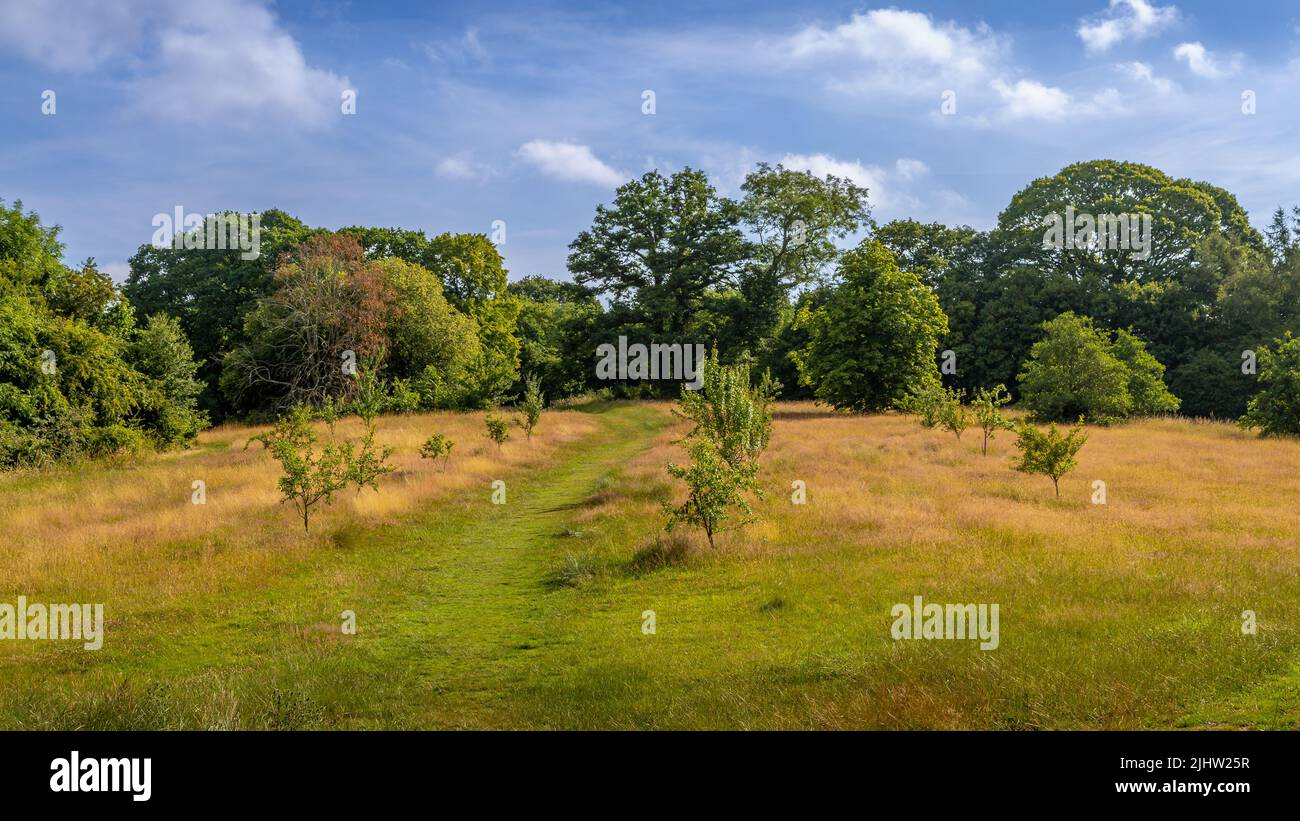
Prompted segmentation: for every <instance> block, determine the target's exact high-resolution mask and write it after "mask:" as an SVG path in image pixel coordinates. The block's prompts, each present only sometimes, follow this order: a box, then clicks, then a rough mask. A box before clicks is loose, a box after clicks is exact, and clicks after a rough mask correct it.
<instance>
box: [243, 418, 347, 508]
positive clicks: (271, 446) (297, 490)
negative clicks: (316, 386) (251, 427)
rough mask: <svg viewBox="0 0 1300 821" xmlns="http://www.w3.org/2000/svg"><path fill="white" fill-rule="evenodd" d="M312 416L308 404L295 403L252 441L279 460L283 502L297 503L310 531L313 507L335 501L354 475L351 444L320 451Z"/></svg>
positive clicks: (325, 445)
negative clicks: (281, 472)
mask: <svg viewBox="0 0 1300 821" xmlns="http://www.w3.org/2000/svg"><path fill="white" fill-rule="evenodd" d="M311 417H312V412H311V409H310V408H309V407H308V406H306V405H301V404H300V405H294V406H293V407H292V408H290V409H289V411H288V412H287V413H285V414H284V415H283V416H281V417H280V418H279V419H278V420H277V421H276V423H275V426H274V427H272V428H271V430H269V431H267V432H265V433H261V434H258V435H257V436H254V437H252V438H251V439H250V440H249V442H250V443H252V442H254V441H257V442H261V443H262V445H263V446H264V447H265V448H266V449H267V450H269V451H270V452H271V456H272V457H274V459H275V460H276V461H277V462H279V463H280V467H281V469H282V470H283V472H284V475H283V476H281V477H280V479H279V481H278V483H277V484H278V486H279V488H280V495H281V496H282V501H285V502H292V503H293V504H294V507H295V508H296V509H297V511H298V513H299V515H301V516H302V528H303V530H309V523H310V517H311V510H312V508H313V507H315V506H316V505H318V504H320V503H322V502H323V503H325V504H326V505H328V504H330V503H331V502H333V500H334V494H335V493H337V492H338V491H340V490H342V489H344V488H345V487H347V486H348V483H349V482H350V481H352V480H353V478H354V477H353V473H352V464H351V463H352V453H351V447H350V445H348V444H345V443H338V442H329V443H326V444H324V445H322V446H321V447H320V449H319V450H317V448H316V447H315V445H316V441H317V436H316V432H315V431H314V430H312V427H311Z"/></svg>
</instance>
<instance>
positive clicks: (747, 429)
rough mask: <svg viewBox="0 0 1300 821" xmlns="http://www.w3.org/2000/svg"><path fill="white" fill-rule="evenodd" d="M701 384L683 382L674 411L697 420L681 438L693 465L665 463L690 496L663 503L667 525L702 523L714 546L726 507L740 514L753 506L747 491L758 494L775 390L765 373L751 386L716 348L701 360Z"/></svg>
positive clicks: (744, 370) (743, 370) (743, 371)
mask: <svg viewBox="0 0 1300 821" xmlns="http://www.w3.org/2000/svg"><path fill="white" fill-rule="evenodd" d="M700 368H701V369H702V370H701V386H700V389H699V390H698V391H692V390H690V389H689V388H687V387H685V386H683V387H682V393H681V398H680V399H679V400H678V407H677V408H675V409H674V413H675V414H676V415H677V416H679V417H680V418H682V419H688V420H690V421H692V422H694V423H695V427H693V428H692V429H691V430H690V431H689V432H688V433H687V434H686V436H685V437H683V439H682V441H683V442H685V443H686V450H687V453H688V454H689V455H690V457H691V464H690V465H688V466H684V467H683V466H679V465H676V464H669V465H668V473H669V474H670V475H671V476H674V477H676V478H678V479H681V480H683V481H685V482H686V485H687V488H688V490H689V495H688V497H687V499H686V501H685V502H684V503H682V504H681V505H679V506H677V507H673V506H672V505H667V504H666V505H665V506H664V509H665V511H666V512H667V513H668V516H669V518H668V525H667V527H668V529H669V530H672V528H673V527H674V526H675V525H677V524H689V525H695V526H698V527H701V528H703V529H704V533H705V535H706V536H708V539H709V546H710V547H713V537H714V534H716V533H717V532H718V530H719V529H720V528H721V526H722V523H723V522H724V521H726V520H727V519H729V518H731V516H732V514H731V512H730V509H731V508H733V507H736V508H739V509H740V510H741V511H742V514H743V515H744V516H749V515H750V513H751V509H750V507H749V503H748V502H747V501H746V500H745V493H746V492H751V493H753V494H754V495H756V496H758V495H761V493H762V491H761V490H760V488H759V487H758V480H757V477H758V459H759V456H760V455H761V454H762V453H763V451H764V450H765V449H766V448H767V445H768V442H769V440H770V439H771V435H772V414H771V409H770V404H771V401H772V397H773V396H774V395H775V392H776V388H775V386H774V385H773V383H772V382H771V380H770V379H769V378H768V377H767V376H766V375H764V378H763V380H762V381H761V382H760V383H759V385H758V387H754V386H752V385H751V384H750V377H749V366H748V365H721V364H719V362H718V352H717V350H716V349H715V350H714V351H713V352H712V354H711V355H710V356H709V358H708V359H706V360H704V361H703V362H701V363H700Z"/></svg>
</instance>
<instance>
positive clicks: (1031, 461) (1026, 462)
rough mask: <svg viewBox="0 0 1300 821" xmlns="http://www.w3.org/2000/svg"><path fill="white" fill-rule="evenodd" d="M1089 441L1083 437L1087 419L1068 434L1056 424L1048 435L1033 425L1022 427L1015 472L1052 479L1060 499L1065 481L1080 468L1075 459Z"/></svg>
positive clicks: (1023, 425) (1018, 439)
mask: <svg viewBox="0 0 1300 821" xmlns="http://www.w3.org/2000/svg"><path fill="white" fill-rule="evenodd" d="M1087 441H1088V437H1087V436H1086V435H1084V433H1083V417H1080V418H1079V421H1078V423H1077V424H1075V426H1074V428H1073V429H1071V430H1070V431H1069V433H1066V434H1062V433H1061V432H1060V431H1058V430H1057V429H1056V425H1055V424H1052V426H1051V427H1049V428H1048V429H1047V432H1046V433H1044V432H1043V431H1040V430H1039V429H1038V428H1036V427H1034V426H1033V425H1029V424H1022V425H1021V426H1020V429H1019V438H1017V439H1016V447H1018V448H1020V450H1021V454H1020V461H1019V462H1018V463H1017V464H1016V466H1015V468H1016V470H1018V471H1020V472H1021V473H1041V474H1043V475H1044V476H1048V477H1051V479H1052V486H1053V487H1054V488H1056V498H1058V499H1059V498H1061V477H1062V476H1064V475H1065V474H1067V473H1069V472H1070V471H1071V470H1073V469H1074V467H1075V465H1077V464H1078V462H1077V461H1076V460H1075V458H1074V457H1075V456H1076V455H1078V453H1079V448H1081V447H1083V444H1084V443H1085V442H1087Z"/></svg>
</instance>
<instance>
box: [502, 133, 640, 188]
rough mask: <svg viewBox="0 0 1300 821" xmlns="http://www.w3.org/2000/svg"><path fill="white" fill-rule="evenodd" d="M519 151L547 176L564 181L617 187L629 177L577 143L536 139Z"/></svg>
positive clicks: (526, 160)
mask: <svg viewBox="0 0 1300 821" xmlns="http://www.w3.org/2000/svg"><path fill="white" fill-rule="evenodd" d="M516 154H517V155H518V157H519V158H520V159H522V160H523V161H524V162H526V163H528V164H530V165H532V166H534V167H535V168H537V169H538V170H539V171H541V172H542V173H543V174H545V175H546V176H548V177H552V178H554V179H557V180H563V181H565V182H585V183H591V184H592V185H603V186H607V187H615V186H618V185H621V184H623V183H624V182H627V179H628V176H627V175H626V174H624V173H623V172H621V171H616V170H614V168H612V167H611V166H609V165H606V164H605V163H604V162H601V161H600V160H599V159H597V157H596V155H595V154H592V153H591V149H590V148H588V147H587V146H585V145H579V144H578V143H566V142H551V141H550V140H533V141H531V142H527V143H524V144H523V145H521V146H519V150H518V151H517V152H516Z"/></svg>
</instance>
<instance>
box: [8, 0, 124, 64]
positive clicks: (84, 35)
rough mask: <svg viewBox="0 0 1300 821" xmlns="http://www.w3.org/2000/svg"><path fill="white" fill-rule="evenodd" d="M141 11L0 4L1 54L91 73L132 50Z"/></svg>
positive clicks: (29, 0)
mask: <svg viewBox="0 0 1300 821" xmlns="http://www.w3.org/2000/svg"><path fill="white" fill-rule="evenodd" d="M137 5H138V4H137ZM69 6H71V7H72V8H69ZM139 11H140V10H139V9H138V8H133V7H132V4H130V3H101V2H94V1H93V0H91V2H80V3H67V2H59V0H0V19H3V20H4V25H3V26H0V51H11V52H13V53H15V54H18V55H19V56H21V57H23V58H25V59H27V60H31V61H32V62H35V63H39V64H41V65H42V66H45V67H46V68H50V69H54V70H55V71H89V70H91V69H93V68H95V67H96V66H98V65H100V64H101V63H103V62H105V61H107V60H110V59H112V58H114V57H117V56H118V55H120V54H122V53H123V52H125V51H127V50H131V49H134V48H135V47H136V45H137V44H138V42H139V40H140V37H141V34H142V31H141V25H140V18H139Z"/></svg>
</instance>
